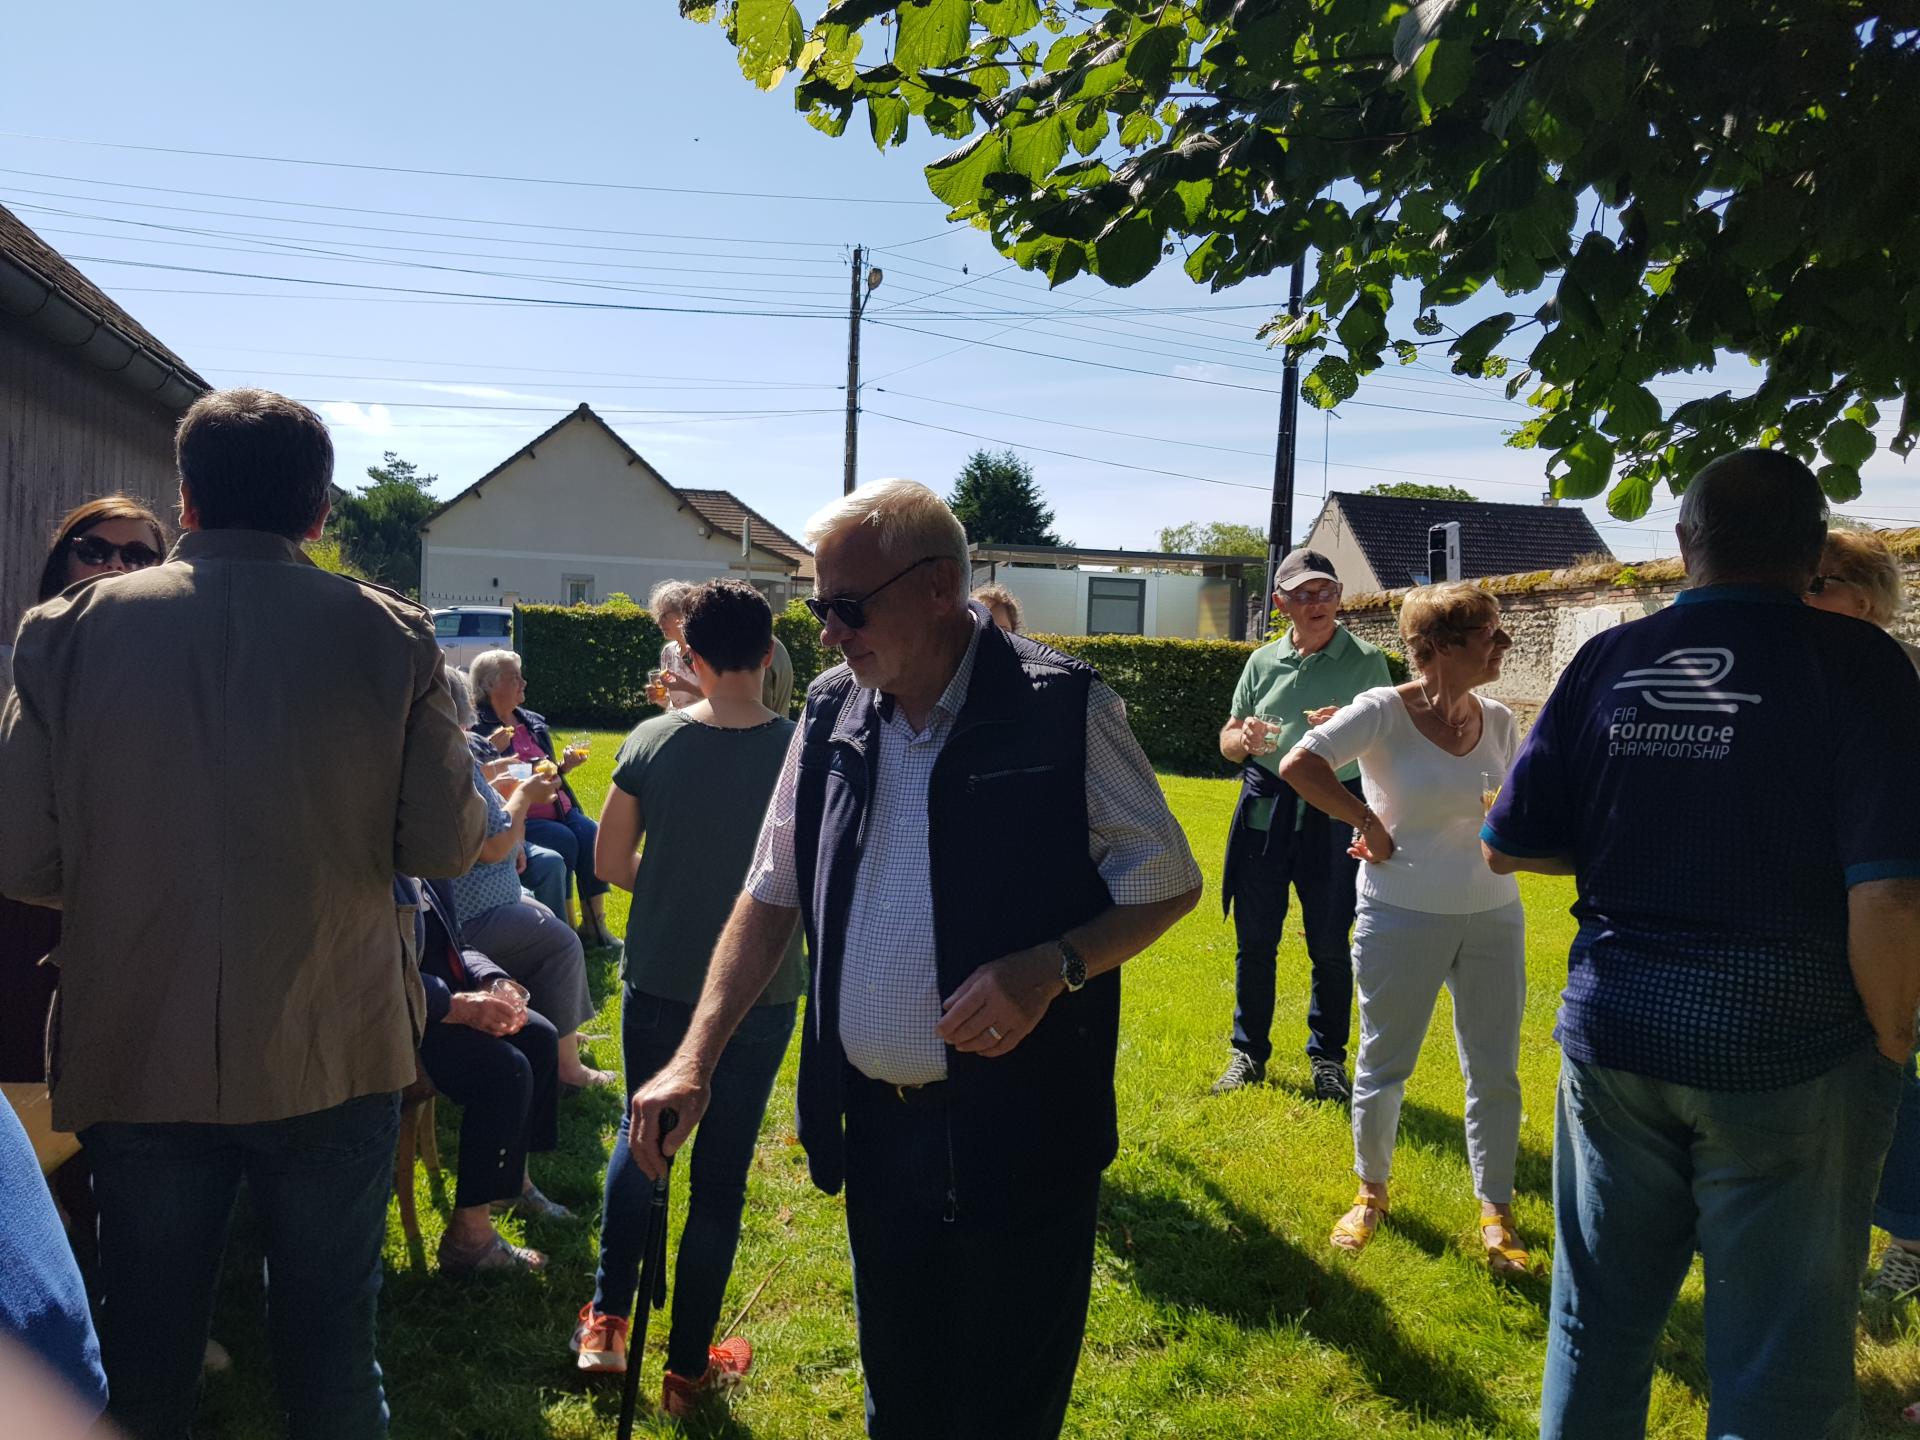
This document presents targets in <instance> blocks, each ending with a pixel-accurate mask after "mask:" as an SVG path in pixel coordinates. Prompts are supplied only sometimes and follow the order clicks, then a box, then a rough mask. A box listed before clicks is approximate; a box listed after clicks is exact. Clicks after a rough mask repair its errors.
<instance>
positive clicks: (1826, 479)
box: [1813, 465, 1860, 505]
mask: <svg viewBox="0 0 1920 1440" xmlns="http://www.w3.org/2000/svg"><path fill="white" fill-rule="evenodd" d="M1813 477H1814V479H1816V480H1818V481H1819V482H1820V488H1821V489H1822V490H1824V491H1826V494H1827V499H1829V500H1831V501H1832V502H1833V503H1834V504H1836V505H1845V504H1847V503H1848V502H1849V501H1852V500H1858V499H1859V498H1860V471H1859V470H1858V469H1857V468H1856V467H1855V466H1852V465H1822V466H1821V467H1820V468H1819V469H1818V470H1816V471H1814V472H1813Z"/></svg>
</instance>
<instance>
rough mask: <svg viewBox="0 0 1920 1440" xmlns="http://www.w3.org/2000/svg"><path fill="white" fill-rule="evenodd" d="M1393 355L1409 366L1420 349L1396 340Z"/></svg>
mask: <svg viewBox="0 0 1920 1440" xmlns="http://www.w3.org/2000/svg"><path fill="white" fill-rule="evenodd" d="M1393 354H1394V358H1395V359H1397V360H1398V361H1399V362H1400V363H1401V364H1402V365H1411V364H1413V363H1414V362H1415V361H1417V360H1418V359H1419V358H1420V347H1419V346H1418V345H1416V344H1414V343H1413V342H1412V341H1411V340H1396V341H1394V342H1393ZM1508 398H1509V399H1511V398H1512V397H1511V396H1509V397H1508Z"/></svg>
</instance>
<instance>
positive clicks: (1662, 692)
mask: <svg viewBox="0 0 1920 1440" xmlns="http://www.w3.org/2000/svg"><path fill="white" fill-rule="evenodd" d="M1732 670H1733V652H1732V651H1731V650H1721V649H1717V648H1705V647H1699V648H1693V649H1687V650H1670V651H1668V652H1667V653H1666V654H1665V655H1662V656H1661V657H1660V660H1659V663H1657V664H1654V665H1647V666H1643V667H1642V668H1641V669H1638V670H1629V671H1628V672H1627V674H1626V678H1625V679H1623V680H1621V681H1620V682H1619V683H1618V684H1617V685H1615V686H1614V687H1613V688H1614V689H1616V690H1639V691H1642V692H1643V693H1644V698H1645V699H1646V702H1647V704H1649V705H1651V706H1653V707H1654V709H1656V710H1693V711H1705V712H1707V713H1710V714H1714V715H1737V714H1738V713H1739V712H1740V707H1741V706H1742V705H1758V704H1760V703H1761V702H1760V697H1759V696H1758V695H1747V694H1742V693H1740V692H1739V691H1734V690H1722V689H1719V688H1718V687H1719V684H1720V682H1721V681H1722V680H1725V679H1726V678H1727V676H1728V675H1729V674H1730V673H1731V672H1732Z"/></svg>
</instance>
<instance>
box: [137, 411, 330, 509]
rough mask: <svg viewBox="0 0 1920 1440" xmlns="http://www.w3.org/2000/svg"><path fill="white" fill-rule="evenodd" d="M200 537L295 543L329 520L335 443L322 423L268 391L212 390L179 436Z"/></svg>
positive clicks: (176, 450) (179, 456)
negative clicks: (261, 534)
mask: <svg viewBox="0 0 1920 1440" xmlns="http://www.w3.org/2000/svg"><path fill="white" fill-rule="evenodd" d="M173 446H174V454H175V456H176V458H177V460H178V462H179V466H180V478H181V480H183V481H184V482H185V483H186V487H187V498H188V500H189V501H190V502H191V503H192V505H193V509H194V514H195V515H196V517H197V518H198V523H199V526H200V528H201V529H202V530H267V531H270V532H272V533H273V534H275V535H284V536H286V537H287V538H288V539H289V540H298V539H299V538H301V537H302V536H303V535H305V534H306V533H307V532H308V531H309V530H311V529H312V528H313V527H314V524H315V522H316V521H318V520H319V519H320V517H321V516H322V515H324V514H325V513H326V507H327V486H328V484H329V483H331V481H332V480H333V440H332V439H331V438H330V437H329V436H328V434H327V427H326V425H325V423H324V422H323V421H322V420H321V419H320V417H319V416H318V415H316V414H314V413H313V411H311V410H309V409H307V407H306V406H304V405H302V404H300V403H299V402H298V401H295V400H289V399H287V397H286V396H284V395H276V394H274V393H273V391H271V390H254V389H239V390H214V391H211V392H209V393H208V394H205V395H202V396H201V397H200V398H199V399H198V400H196V401H194V402H193V405H192V407H191V408H190V409H189V410H188V411H187V413H186V414H185V415H183V416H181V417H180V428H179V429H178V430H177V431H175V432H174V437H173Z"/></svg>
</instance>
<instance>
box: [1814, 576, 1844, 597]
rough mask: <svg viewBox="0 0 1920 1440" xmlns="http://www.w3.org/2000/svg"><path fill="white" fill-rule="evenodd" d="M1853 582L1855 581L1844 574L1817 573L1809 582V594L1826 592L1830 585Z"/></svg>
mask: <svg viewBox="0 0 1920 1440" xmlns="http://www.w3.org/2000/svg"><path fill="white" fill-rule="evenodd" d="M1852 583H1853V582H1852V581H1851V580H1849V579H1847V577H1846V576H1844V575H1816V576H1814V577H1813V579H1812V580H1811V581H1810V582H1808V585H1807V593H1808V594H1809V595H1821V594H1824V593H1825V592H1826V588H1827V587H1828V586H1829V585H1851V584H1852Z"/></svg>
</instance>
